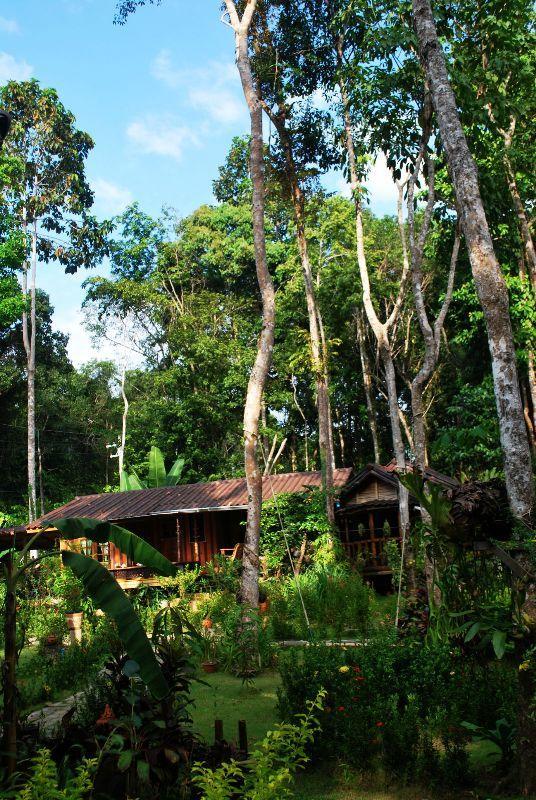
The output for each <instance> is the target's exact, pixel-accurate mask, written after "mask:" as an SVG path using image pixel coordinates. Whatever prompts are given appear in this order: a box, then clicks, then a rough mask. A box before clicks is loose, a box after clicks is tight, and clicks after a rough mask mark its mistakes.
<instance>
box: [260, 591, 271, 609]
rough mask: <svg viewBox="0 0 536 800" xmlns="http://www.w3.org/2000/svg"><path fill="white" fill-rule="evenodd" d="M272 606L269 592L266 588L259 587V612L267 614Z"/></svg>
mask: <svg viewBox="0 0 536 800" xmlns="http://www.w3.org/2000/svg"><path fill="white" fill-rule="evenodd" d="M269 608H270V600H269V599H268V594H267V592H266V589H263V588H262V587H259V613H260V614H266V613H268V609H269Z"/></svg>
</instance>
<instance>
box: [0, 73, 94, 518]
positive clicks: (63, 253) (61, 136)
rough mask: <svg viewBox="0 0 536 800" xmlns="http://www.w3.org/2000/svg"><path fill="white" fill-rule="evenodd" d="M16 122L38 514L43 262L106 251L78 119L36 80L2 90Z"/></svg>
mask: <svg viewBox="0 0 536 800" xmlns="http://www.w3.org/2000/svg"><path fill="white" fill-rule="evenodd" d="M0 99H1V102H2V105H3V106H4V107H6V108H9V110H10V113H11V114H12V118H13V123H12V128H11V133H10V136H9V138H8V140H7V141H6V143H5V145H4V152H5V154H6V156H7V157H8V158H9V157H15V158H16V159H18V161H19V162H20V164H21V165H22V169H23V175H22V178H21V180H20V181H18V182H17V183H14V184H12V185H11V187H10V189H9V190H8V191H7V192H6V194H5V202H6V204H7V206H8V208H9V211H10V214H11V218H12V220H13V222H14V225H15V226H16V227H17V228H18V229H19V230H20V231H21V232H22V235H23V238H24V242H25V249H26V254H25V258H24V261H23V264H22V291H23V294H24V296H25V298H26V305H25V309H24V311H23V316H22V336H23V343H24V350H25V353H26V371H27V386H28V393H27V402H28V410H27V429H28V443H27V444H28V446H27V460H28V495H29V503H28V511H29V518H30V521H32V520H33V519H35V517H36V513H37V469H36V428H35V415H36V408H35V402H36V400H35V397H36V395H35V375H36V327H37V322H36V297H37V292H36V286H37V267H38V262H40V261H41V262H50V261H53V260H55V261H58V262H59V263H60V264H61V265H62V266H64V268H65V270H66V272H76V270H77V269H78V268H79V267H81V266H86V267H90V266H93V265H94V264H95V263H97V262H98V261H100V259H101V258H102V256H103V254H104V253H105V251H106V243H105V232H106V230H107V225H106V224H105V225H99V224H98V223H97V222H96V220H95V219H94V218H93V217H91V216H90V215H89V213H88V212H89V209H90V208H91V206H92V204H93V194H92V192H91V189H90V187H89V184H88V182H87V180H86V177H85V172H84V168H85V159H86V158H87V155H88V153H89V152H90V150H91V148H92V147H93V142H92V140H91V138H90V136H89V135H88V134H87V133H84V132H83V131H80V130H78V129H77V128H76V125H75V118H74V116H73V115H72V114H71V112H69V111H67V110H66V109H65V108H64V106H63V105H62V103H61V101H60V99H59V97H58V95H57V93H56V92H55V91H54V90H53V89H42V88H41V87H40V86H39V83H38V82H37V81H36V80H31V81H24V82H21V83H17V82H15V81H10V82H9V83H7V84H6V86H4V87H3V88H2V90H1V91H0Z"/></svg>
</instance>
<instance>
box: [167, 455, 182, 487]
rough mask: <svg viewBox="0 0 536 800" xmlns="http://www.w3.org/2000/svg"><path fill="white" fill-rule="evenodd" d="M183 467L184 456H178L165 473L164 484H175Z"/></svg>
mask: <svg viewBox="0 0 536 800" xmlns="http://www.w3.org/2000/svg"><path fill="white" fill-rule="evenodd" d="M183 469H184V458H178V459H177V460H176V461H175V463H174V464H173V466H172V467H171V469H170V470H169V472H168V474H167V475H166V486H176V485H177V484H178V482H179V481H180V479H181V475H182V470H183Z"/></svg>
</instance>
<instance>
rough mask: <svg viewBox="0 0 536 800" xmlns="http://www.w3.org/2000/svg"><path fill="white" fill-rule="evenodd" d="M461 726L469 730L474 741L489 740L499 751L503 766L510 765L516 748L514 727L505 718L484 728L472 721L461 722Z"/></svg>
mask: <svg viewBox="0 0 536 800" xmlns="http://www.w3.org/2000/svg"><path fill="white" fill-rule="evenodd" d="M461 724H462V728H465V730H467V731H469V733H470V734H471V737H472V739H473V741H474V742H491V743H492V744H494V745H495V746H496V747H497V748H498V749H499V750H500V752H501V762H502V766H503V768H508V767H510V765H511V763H512V759H513V756H514V753H515V750H516V743H517V742H516V729H515V726H514V725H512V722H511V721H510V720H507V719H504V718H503V719H498V720H497V722H496V723H495V725H494V727H493V728H489V729H488V728H484V727H482V725H475V724H474V723H472V722H462V723H461Z"/></svg>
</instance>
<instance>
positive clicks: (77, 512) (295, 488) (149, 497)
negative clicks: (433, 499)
mask: <svg viewBox="0 0 536 800" xmlns="http://www.w3.org/2000/svg"><path fill="white" fill-rule="evenodd" d="M351 472H352V470H351V468H350V467H348V468H346V469H336V470H335V473H334V482H335V486H336V487H337V488H340V487H342V486H344V485H345V484H346V483H347V481H348V480H349V478H350V474H351ZM321 483H322V476H321V473H320V472H289V473H286V474H281V475H272V476H271V477H269V478H263V496H264V498H265V499H266V500H267V499H269V498H270V497H271V496H272V493H273V494H276V495H277V494H283V493H286V492H292V493H294V492H300V491H302V490H303V489H304V488H305V487H306V486H320V485H321ZM246 506H247V488H246V479H245V478H234V479H231V480H221V481H212V482H210V483H190V484H185V485H182V486H165V487H162V488H159V489H138V490H135V491H132V492H116V493H113V494H94V495H87V496H86V497H76V498H75V499H74V500H72V501H71V502H70V503H67V504H66V505H64V506H61V508H56V509H55V510H54V511H51V512H50V513H49V514H46V515H45V516H44V517H41V519H38V520H37V521H36V522H35V523H33V524H32V528H34V527H35V528H38V527H39V526H41V525H44V524H45V523H47V522H53V521H54V520H55V519H60V518H61V517H91V518H93V519H100V520H106V521H110V522H113V521H118V520H126V519H134V518H138V517H149V516H153V515H156V514H172V513H174V512H175V513H176V512H178V511H180V512H183V513H188V512H190V513H192V512H195V511H198V510H208V509H211V510H217V509H220V510H226V509H227V510H230V509H236V508H245V507H246Z"/></svg>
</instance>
